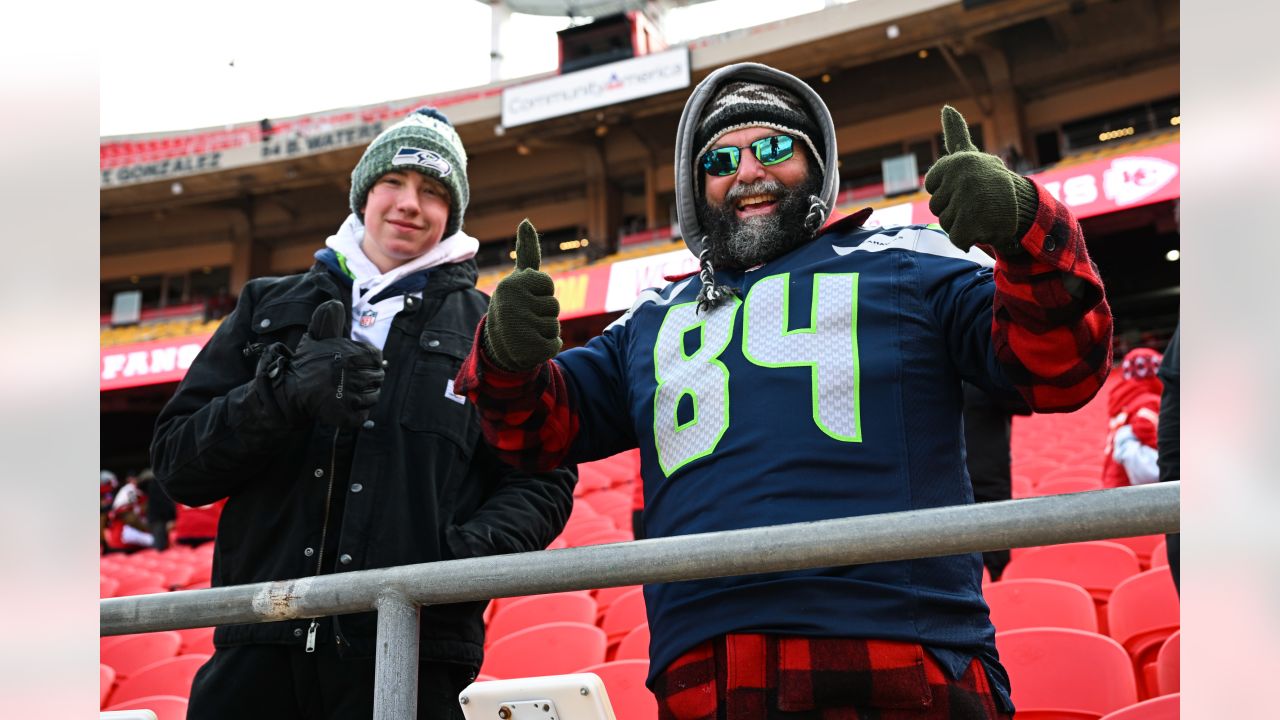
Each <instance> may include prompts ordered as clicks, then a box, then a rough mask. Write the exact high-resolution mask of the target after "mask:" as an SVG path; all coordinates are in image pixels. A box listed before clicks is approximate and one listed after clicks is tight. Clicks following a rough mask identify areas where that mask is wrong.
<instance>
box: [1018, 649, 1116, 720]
mask: <svg viewBox="0 0 1280 720" xmlns="http://www.w3.org/2000/svg"><path fill="white" fill-rule="evenodd" d="M996 650H997V651H998V652H999V653H1000V661H1001V662H1002V663H1003V664H1004V666H1005V669H1006V670H1008V671H1009V683H1010V685H1011V687H1012V688H1013V704H1014V705H1016V706H1017V708H1018V712H1017V717H1018V720H1048V719H1049V718H1053V719H1054V720H1068V719H1072V720H1076V719H1078V720H1094V719H1096V718H1099V717H1101V716H1102V715H1105V714H1106V713H1109V712H1111V711H1113V710H1118V709H1120V708H1122V707H1126V706H1128V705H1132V704H1134V703H1135V702H1137V701H1138V690H1137V685H1136V684H1135V682H1134V678H1133V666H1132V664H1131V663H1130V661H1129V655H1128V653H1126V652H1125V651H1124V648H1123V647H1121V646H1120V644H1119V643H1117V642H1116V641H1115V640H1112V639H1111V638H1109V637H1106V636H1105V635H1099V634H1097V633H1091V632H1085V631H1084V630H1068V629H1065V628H1027V629H1024V630H1009V631H1007V632H1001V633H996Z"/></svg>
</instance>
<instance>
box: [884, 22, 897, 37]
mask: <svg viewBox="0 0 1280 720" xmlns="http://www.w3.org/2000/svg"><path fill="white" fill-rule="evenodd" d="M900 33H901V31H900V30H898V26H897V25H890V26H889V27H887V28H885V29H884V34H885V37H887V38H889V39H890V40H897V39H898V35H899V34H900Z"/></svg>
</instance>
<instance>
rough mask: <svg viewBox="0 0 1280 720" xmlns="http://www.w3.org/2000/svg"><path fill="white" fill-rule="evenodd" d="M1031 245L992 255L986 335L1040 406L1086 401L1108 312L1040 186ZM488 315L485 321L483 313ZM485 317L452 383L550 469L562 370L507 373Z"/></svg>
mask: <svg viewBox="0 0 1280 720" xmlns="http://www.w3.org/2000/svg"><path fill="white" fill-rule="evenodd" d="M1036 187H1037V190H1038V191H1039V197H1040V207H1039V210H1038V211H1037V213H1036V219H1035V222H1034V223H1033V224H1032V226H1031V229H1030V230H1029V231H1027V234H1026V235H1024V236H1023V237H1022V239H1021V241H1020V242H1021V245H1022V247H1023V248H1024V249H1025V250H1026V251H1027V252H1026V253H1020V254H1017V255H1013V256H1012V257H1004V256H1002V255H999V254H997V256H996V268H995V282H996V292H995V300H994V313H993V314H994V317H993V322H992V327H991V335H992V339H993V341H994V344H995V353H996V357H997V358H998V360H999V362H1000V365H1001V367H1002V368H1003V369H1004V372H1005V375H1006V376H1007V377H1008V379H1009V381H1010V382H1011V383H1012V384H1013V386H1014V387H1015V388H1017V389H1018V391H1019V392H1020V393H1021V394H1022V396H1023V397H1024V398H1026V399H1027V402H1028V403H1030V405H1031V407H1032V409H1034V410H1036V411H1037V412H1068V411H1071V410H1075V409H1077V408H1079V407H1081V406H1083V405H1084V404H1085V403H1087V402H1088V401H1089V400H1090V399H1091V398H1092V397H1093V396H1094V394H1095V393H1096V392H1097V391H1098V388H1100V387H1102V383H1103V382H1104V381H1105V380H1106V378H1107V374H1108V373H1109V372H1111V330H1112V325H1111V309H1110V308H1109V307H1108V306H1107V301H1106V298H1105V297H1104V295H1103V290H1102V280H1101V279H1100V278H1099V277H1098V271H1097V268H1096V267H1095V266H1094V264H1093V262H1092V261H1090V260H1089V254H1088V251H1087V250H1086V249H1085V243H1084V234H1083V232H1081V230H1080V224H1079V223H1078V222H1077V221H1076V219H1075V217H1074V216H1073V215H1072V214H1071V211H1070V210H1068V209H1067V207H1066V206H1065V205H1063V204H1062V203H1060V202H1058V201H1057V200H1055V199H1054V197H1053V196H1052V195H1050V194H1049V193H1048V191H1046V190H1045V189H1044V188H1043V187H1041V186H1038V185H1037V186H1036ZM486 319H487V318H486ZM484 323H485V320H481V322H480V326H479V327H478V328H476V342H475V345H474V346H473V348H472V350H471V355H470V356H468V358H467V360H466V362H465V363H463V365H462V369H461V370H460V371H459V372H458V376H457V379H456V380H455V381H454V387H455V392H457V393H458V394H460V395H464V396H466V397H467V398H469V399H470V400H471V401H472V402H473V403H475V404H476V407H478V408H479V409H480V417H481V420H482V425H483V428H484V436H485V439H486V440H487V441H488V442H489V444H490V445H492V446H493V447H494V448H496V449H497V451H498V455H499V456H500V457H501V458H502V459H503V460H504V461H506V462H507V463H509V464H512V465H515V466H516V467H521V468H524V469H528V470H543V471H545V470H549V469H551V468H553V467H556V466H557V465H559V464H560V463H561V461H562V460H563V459H564V458H565V456H566V455H567V454H568V452H569V447H570V445H571V444H572V442H573V439H574V437H576V436H577V433H578V418H577V416H576V415H575V414H574V412H573V410H572V408H571V406H570V404H569V396H568V393H567V388H566V386H565V381H564V376H563V375H562V374H561V371H560V366H559V365H557V364H556V363H554V362H547V363H544V364H543V365H542V366H541V367H539V368H537V369H535V370H531V371H528V372H515V373H513V372H508V371H505V370H502V369H501V368H499V367H497V366H495V365H493V363H491V362H489V361H488V359H487V358H485V357H484V353H482V352H481V351H480V348H482V347H483V343H482V342H481V341H480V339H481V333H482V332H483V328H484Z"/></svg>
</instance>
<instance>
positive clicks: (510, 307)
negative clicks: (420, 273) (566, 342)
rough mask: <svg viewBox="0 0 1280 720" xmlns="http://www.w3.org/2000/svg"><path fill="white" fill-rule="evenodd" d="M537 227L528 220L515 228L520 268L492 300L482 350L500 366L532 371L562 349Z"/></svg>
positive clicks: (557, 313) (557, 308)
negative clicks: (541, 267) (534, 227)
mask: <svg viewBox="0 0 1280 720" xmlns="http://www.w3.org/2000/svg"><path fill="white" fill-rule="evenodd" d="M541 262H542V251H541V249H540V248H539V246H538V231H537V230H534V229H533V223H531V222H529V221H528V220H527V219H526V220H523V221H521V223H520V227H519V228H517V229H516V269H515V270H514V271H513V272H512V273H511V274H510V275H508V276H506V277H505V278H503V279H502V282H499V283H498V286H497V287H496V288H494V290H493V298H492V299H491V300H490V301H489V318H488V320H486V321H485V327H484V337H483V341H484V351H485V354H486V355H487V356H488V357H489V360H490V361H492V362H493V363H494V364H495V365H497V366H498V367H501V368H504V369H506V370H511V371H519V372H523V371H526V370H532V369H533V368H536V367H537V366H539V365H541V364H542V363H544V362H546V361H547V360H550V359H551V358H553V357H555V356H556V353H558V352H560V347H561V345H562V344H563V343H562V342H561V340H560V319H559V318H560V303H559V301H557V300H556V297H555V290H556V286H555V283H554V282H552V280H551V276H550V275H548V274H546V273H544V272H542V271H541V270H539V269H538V267H539V265H540V264H541Z"/></svg>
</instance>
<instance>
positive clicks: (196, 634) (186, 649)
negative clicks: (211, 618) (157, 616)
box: [176, 627, 213, 655]
mask: <svg viewBox="0 0 1280 720" xmlns="http://www.w3.org/2000/svg"><path fill="white" fill-rule="evenodd" d="M176 632H177V633H178V634H179V635H181V636H182V647H180V648H178V654H179V655H191V654H192V653H198V654H201V655H212V654H213V628H211V627H202V628H188V629H186V630H178V631H176Z"/></svg>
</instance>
